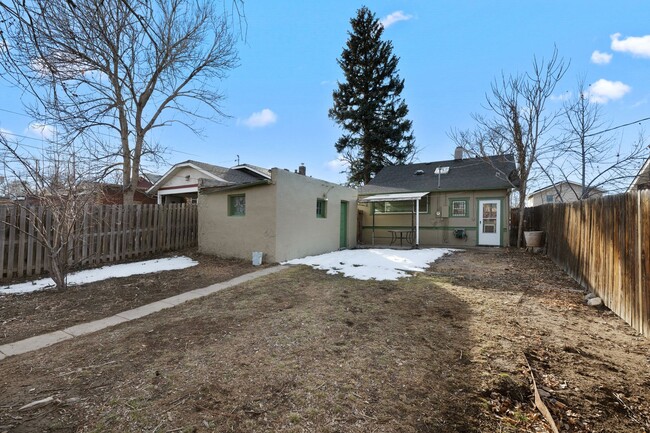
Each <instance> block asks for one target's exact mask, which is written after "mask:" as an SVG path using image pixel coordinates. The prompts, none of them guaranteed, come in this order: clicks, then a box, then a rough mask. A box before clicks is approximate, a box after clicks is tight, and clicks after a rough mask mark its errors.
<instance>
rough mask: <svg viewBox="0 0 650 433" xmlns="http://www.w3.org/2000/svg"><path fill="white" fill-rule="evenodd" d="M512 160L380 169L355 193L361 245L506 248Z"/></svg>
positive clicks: (456, 160)
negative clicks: (357, 197)
mask: <svg viewBox="0 0 650 433" xmlns="http://www.w3.org/2000/svg"><path fill="white" fill-rule="evenodd" d="M513 184H515V185H516V184H517V175H516V166H515V162H514V159H513V157H512V155H499V156H493V157H489V158H488V159H482V158H466V159H463V152H462V149H457V150H456V153H455V158H454V159H452V160H448V161H436V162H427V163H418V164H406V165H396V166H387V167H384V168H383V169H382V170H381V171H380V172H379V173H377V175H376V176H375V178H374V179H372V180H371V181H370V182H369V183H368V184H367V185H365V186H364V187H363V188H361V190H360V192H359V211H360V213H362V216H361V218H362V236H361V239H362V243H363V244H365V245H382V244H383V245H386V244H388V245H392V246H396V245H398V246H399V245H401V246H403V247H406V246H413V247H417V246H420V245H450V246H466V245H486V246H505V245H507V243H508V239H509V238H508V234H509V227H508V219H509V218H508V216H509V214H510V212H509V209H510V193H511V190H512V188H513Z"/></svg>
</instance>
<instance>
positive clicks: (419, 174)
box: [413, 170, 424, 176]
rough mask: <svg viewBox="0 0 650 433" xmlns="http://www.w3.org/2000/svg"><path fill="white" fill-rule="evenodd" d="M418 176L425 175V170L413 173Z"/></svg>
mask: <svg viewBox="0 0 650 433" xmlns="http://www.w3.org/2000/svg"><path fill="white" fill-rule="evenodd" d="M413 174H414V175H416V176H422V175H423V174H424V170H415V173H413Z"/></svg>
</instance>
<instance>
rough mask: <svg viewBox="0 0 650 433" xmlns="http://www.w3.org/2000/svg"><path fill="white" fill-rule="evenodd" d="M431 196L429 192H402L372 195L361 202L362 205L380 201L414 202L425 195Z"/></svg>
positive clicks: (361, 199)
mask: <svg viewBox="0 0 650 433" xmlns="http://www.w3.org/2000/svg"><path fill="white" fill-rule="evenodd" d="M427 194H429V193H428V192H400V193H394V194H377V195H371V196H369V197H363V198H360V199H359V201H360V202H362V203H373V202H379V201H412V200H420V199H421V198H422V197H424V196H425V195H427Z"/></svg>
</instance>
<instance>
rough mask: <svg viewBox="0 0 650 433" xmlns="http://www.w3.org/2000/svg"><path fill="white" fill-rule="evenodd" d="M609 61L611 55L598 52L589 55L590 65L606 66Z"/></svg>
mask: <svg viewBox="0 0 650 433" xmlns="http://www.w3.org/2000/svg"><path fill="white" fill-rule="evenodd" d="M611 61H612V55H611V54H609V53H601V52H600V51H598V50H596V51H594V52H593V53H591V63H595V64H597V65H606V64H608V63H609V62H611Z"/></svg>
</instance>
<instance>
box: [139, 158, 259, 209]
mask: <svg viewBox="0 0 650 433" xmlns="http://www.w3.org/2000/svg"><path fill="white" fill-rule="evenodd" d="M270 178H271V173H270V171H269V170H267V169H265V168H261V167H256V166H254V165H249V164H241V165H238V166H236V167H232V168H226V167H220V166H218V165H212V164H207V163H205V162H199V161H191V160H190V161H185V162H181V163H178V164H176V165H174V166H173V167H172V168H170V169H169V170H168V171H167V173H165V174H163V175H162V176H161V177H160V178H159V179H158V180H157V181H156V182H155V183H154V185H153V186H152V187H151V188H149V189H148V190H147V194H152V195H156V196H157V202H158V204H166V203H196V201H197V199H198V191H199V187H202V186H236V185H246V184H249V183H254V182H258V181H260V180H269V179H270Z"/></svg>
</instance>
